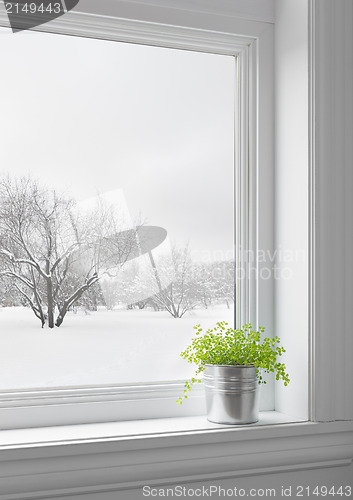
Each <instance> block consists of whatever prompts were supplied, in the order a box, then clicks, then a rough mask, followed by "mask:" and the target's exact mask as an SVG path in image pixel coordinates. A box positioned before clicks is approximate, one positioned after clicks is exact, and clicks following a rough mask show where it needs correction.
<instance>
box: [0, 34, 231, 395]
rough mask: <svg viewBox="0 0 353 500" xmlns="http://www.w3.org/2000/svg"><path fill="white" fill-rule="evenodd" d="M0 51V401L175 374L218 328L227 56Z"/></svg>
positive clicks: (87, 43) (56, 42)
mask: <svg viewBox="0 0 353 500" xmlns="http://www.w3.org/2000/svg"><path fill="white" fill-rule="evenodd" d="M0 46H1V48H0V54H1V55H0V88H1V92H0V106H1V109H2V117H3V118H2V120H1V121H0V164H1V169H2V172H1V177H0V184H1V186H0V306H1V308H0V357H1V377H0V388H1V389H25V388H39V387H63V386H66V387H67V386H83V385H92V384H94V385H101V384H124V383H133V382H153V381H166V380H179V379H183V378H185V377H188V376H191V374H192V373H193V370H192V367H189V366H188V365H187V363H186V362H185V361H183V360H182V359H181V358H180V356H179V353H180V352H181V351H182V350H183V349H184V348H185V347H186V345H187V344H188V342H189V340H190V338H191V337H192V336H193V335H194V330H193V326H194V325H196V324H199V323H201V324H202V325H203V326H206V327H210V326H213V325H214V323H215V322H216V321H222V320H225V321H228V322H229V323H230V324H231V325H233V323H234V92H235V60H234V57H230V56H221V55H215V54H207V53H198V52H192V51H184V50H176V49H167V48H157V47H151V46H141V45H134V44H126V43H117V42H108V41H102V40H94V39H83V38H79V37H69V36H59V35H52V34H45V33H35V32H21V33H17V34H16V35H13V34H12V33H11V32H10V30H6V29H3V30H2V31H1V37H0ZM42 325H43V327H42Z"/></svg>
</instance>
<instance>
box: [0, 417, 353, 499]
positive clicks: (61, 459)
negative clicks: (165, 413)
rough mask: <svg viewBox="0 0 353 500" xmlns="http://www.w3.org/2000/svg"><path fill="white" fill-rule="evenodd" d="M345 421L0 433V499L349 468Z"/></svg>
mask: <svg viewBox="0 0 353 500" xmlns="http://www.w3.org/2000/svg"><path fill="white" fill-rule="evenodd" d="M352 457H353V422H327V423H313V422H305V421H304V422H303V421H301V422H298V419H294V418H291V417H289V416H287V415H283V414H281V413H277V412H262V413H261V415H260V421H259V422H258V423H256V424H252V425H245V426H229V425H217V424H212V423H211V422H208V421H207V420H206V418H205V417H199V416H197V417H185V418H165V419H154V420H139V421H130V422H118V423H102V424H86V425H70V426H57V427H46V428H33V429H19V430H8V431H2V432H0V471H1V472H0V491H1V493H0V500H10V499H14V498H17V499H19V498H21V499H25V500H40V499H45V498H48V497H52V496H53V495H54V496H55V498H61V497H65V496H69V495H75V494H78V495H87V496H88V495H89V494H97V495H103V494H104V493H106V492H114V493H116V492H119V491H123V490H126V489H136V490H139V494H140V493H141V488H142V486H144V485H151V486H152V485H161V486H162V485H173V484H187V483H190V482H194V481H210V480H218V479H219V480H220V479H223V478H235V477H241V476H244V475H253V474H255V475H256V474H266V473H273V472H284V471H295V470H303V469H315V468H324V467H328V466H330V467H332V466H346V465H349V464H351V462H352Z"/></svg>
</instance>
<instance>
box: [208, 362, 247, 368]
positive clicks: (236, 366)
mask: <svg viewBox="0 0 353 500" xmlns="http://www.w3.org/2000/svg"><path fill="white" fill-rule="evenodd" d="M204 366H221V367H229V368H255V365H216V364H214V365H211V364H209V363H205V364H204Z"/></svg>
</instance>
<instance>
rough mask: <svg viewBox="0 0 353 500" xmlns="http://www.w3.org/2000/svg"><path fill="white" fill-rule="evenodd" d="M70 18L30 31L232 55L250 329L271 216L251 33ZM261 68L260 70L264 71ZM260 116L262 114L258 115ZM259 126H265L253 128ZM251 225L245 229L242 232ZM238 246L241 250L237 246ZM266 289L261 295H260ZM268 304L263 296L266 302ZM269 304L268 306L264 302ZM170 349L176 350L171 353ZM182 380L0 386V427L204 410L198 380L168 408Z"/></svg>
mask: <svg viewBox="0 0 353 500" xmlns="http://www.w3.org/2000/svg"><path fill="white" fill-rule="evenodd" d="M71 14H72V17H67V18H66V17H64V18H61V19H60V21H59V22H55V21H54V22H51V23H49V24H47V25H44V26H40V27H38V28H36V30H38V31H44V32H49V33H50V32H52V33H56V34H63V35H74V36H82V37H86V38H97V39H103V40H112V41H120V42H129V43H138V44H145V45H152V46H153V45H157V46H160V47H170V48H176V49H186V50H194V51H198V52H209V53H213V54H222V55H228V56H232V57H234V62H235V72H236V84H237V86H238V88H237V89H235V93H236V99H235V110H234V116H235V138H234V162H235V186H237V192H236V193H235V203H236V206H235V215H236V220H235V233H236V234H235V239H236V241H237V246H236V269H240V270H244V274H243V275H242V276H241V279H238V280H237V281H236V303H235V310H236V311H235V315H236V319H237V326H241V325H243V324H245V323H248V322H250V321H251V322H252V323H253V324H254V325H256V326H258V317H259V310H258V299H259V294H260V293H261V294H262V293H264V294H266V293H267V292H266V291H265V290H262V291H260V290H259V288H260V287H261V286H263V287H269V290H270V294H271V293H272V292H273V288H272V284H271V282H269V283H264V284H263V283H261V282H260V280H258V279H257V274H258V264H257V262H256V260H255V261H254V260H253V261H252V262H251V266H252V270H251V271H250V261H249V259H250V258H251V256H254V255H255V254H256V250H257V248H259V245H261V246H260V247H261V248H268V249H269V250H270V251H271V250H272V248H271V247H270V248H269V245H271V243H272V234H273V228H272V224H273V217H272V206H271V204H268V200H270V199H271V198H272V197H273V196H272V193H271V192H268V191H270V190H271V189H272V186H271V184H267V186H266V189H264V190H263V192H265V191H267V193H266V195H265V196H262V200H263V202H262V206H261V207H259V196H258V182H259V179H258V176H259V168H258V162H259V157H260V151H259V142H258V128H259V126H260V124H259V109H258V100H259V68H261V66H263V70H264V69H265V68H264V66H265V61H264V62H263V63H262V65H261V64H260V60H259V46H258V38H257V37H255V36H247V35H241V36H239V35H234V34H224V33H218V32H210V31H204V30H195V29H191V28H181V27H173V26H166V25H164V26H163V25H156V24H152V23H144V22H141V21H131V20H129V21H128V20H122V19H119V20H117V19H114V21H112V20H111V19H110V18H107V17H104V16H89V15H87V14H82V13H76V12H75V13H71ZM270 43H271V39H269V43H268V47H265V50H264V53H265V52H267V54H266V64H272V61H271V58H272V51H271V50H270V49H271V45H270ZM267 73H268V71H267ZM272 84H273V82H272V81H271V80H269V81H268V82H267V85H266V86H265V85H263V86H262V87H263V89H262V91H263V92H264V94H267V98H266V99H264V101H266V105H267V106H268V109H267V114H266V117H267V118H266V121H267V127H266V129H267V135H268V142H269V143H272V142H273V137H272V134H273V130H271V128H270V127H268V117H269V116H272V115H273V111H272V109H271V95H272V93H271V88H272ZM263 114H264V115H265V113H263ZM261 128H263V129H265V127H263V126H261ZM261 156H262V161H261V172H262V176H263V177H264V178H265V177H267V178H268V177H271V175H272V169H273V166H272V164H273V162H272V160H273V158H272V151H271V148H270V150H268V151H265V152H264V153H263V154H262V155H261ZM259 213H261V218H262V221H261V222H262V223H261V227H262V234H263V236H264V239H265V238H267V241H263V242H262V243H261V242H259ZM250 228H251V230H250ZM240 249H241V251H240ZM267 294H268V293H267ZM270 303H271V301H270ZM270 307H272V306H270ZM268 309H269V306H268V305H267V306H266V315H267V318H266V319H265V318H264V319H262V320H261V321H262V324H266V326H267V327H268V328H269V330H270V331H271V328H272V326H273V325H272V313H271V312H270V314H268V313H269V311H268ZM177 354H178V353H176V355H177ZM183 385H184V382H183V381H172V382H165V383H164V384H161V383H160V384H128V385H109V386H104V387H98V386H95V387H92V388H89V387H83V388H80V387H78V388H75V387H68V388H58V389H55V388H53V389H42V390H23V391H3V392H2V393H1V394H0V416H1V424H0V426H1V428H2V429H7V428H25V427H38V426H44V425H47V426H49V425H66V424H77V423H91V422H105V421H112V420H130V419H135V420H138V419H146V418H163V417H177V416H190V415H204V414H205V401H204V394H203V387H202V385H198V386H197V387H195V389H194V390H193V391H192V393H191V395H190V397H189V398H188V403H187V404H184V405H183V406H182V407H180V406H179V405H176V399H177V398H178V397H179V396H180V394H182V392H183ZM260 409H261V410H273V409H274V389H273V380H270V381H269V383H268V384H267V386H265V387H264V388H263V389H262V395H261V405H260Z"/></svg>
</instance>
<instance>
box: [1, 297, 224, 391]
mask: <svg viewBox="0 0 353 500" xmlns="http://www.w3.org/2000/svg"><path fill="white" fill-rule="evenodd" d="M217 321H228V322H229V324H230V325H233V309H232V308H231V309H227V308H226V307H219V308H213V309H208V310H204V309H202V310H197V311H192V312H190V313H186V315H185V316H184V317H183V318H181V319H175V318H172V317H171V316H170V315H169V314H168V313H167V312H164V311H160V312H155V311H152V310H125V309H117V310H114V311H107V310H105V309H102V310H99V311H97V312H91V313H89V314H88V315H85V313H84V312H78V313H77V314H73V313H70V314H68V315H67V317H66V318H65V322H64V323H63V325H62V326H61V327H60V328H55V329H53V330H50V329H48V328H44V329H41V327H40V322H39V320H38V319H37V318H35V316H34V315H33V313H32V311H31V310H30V309H26V308H21V307H16V308H15V307H13V308H0V373H1V376H0V390H4V389H28V388H41V387H69V386H85V385H102V384H124V383H134V382H156V381H161V380H183V379H185V378H188V377H191V376H192V374H193V366H192V365H190V364H188V363H187V362H186V361H184V360H183V359H182V358H181V357H180V356H179V354H180V352H181V351H183V350H184V349H185V347H186V346H187V345H188V343H189V342H190V339H191V338H192V337H193V336H194V330H193V328H192V327H193V326H194V325H196V324H198V323H200V324H201V325H202V326H204V327H205V328H209V327H213V326H214V325H215V323H216V322H217Z"/></svg>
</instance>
